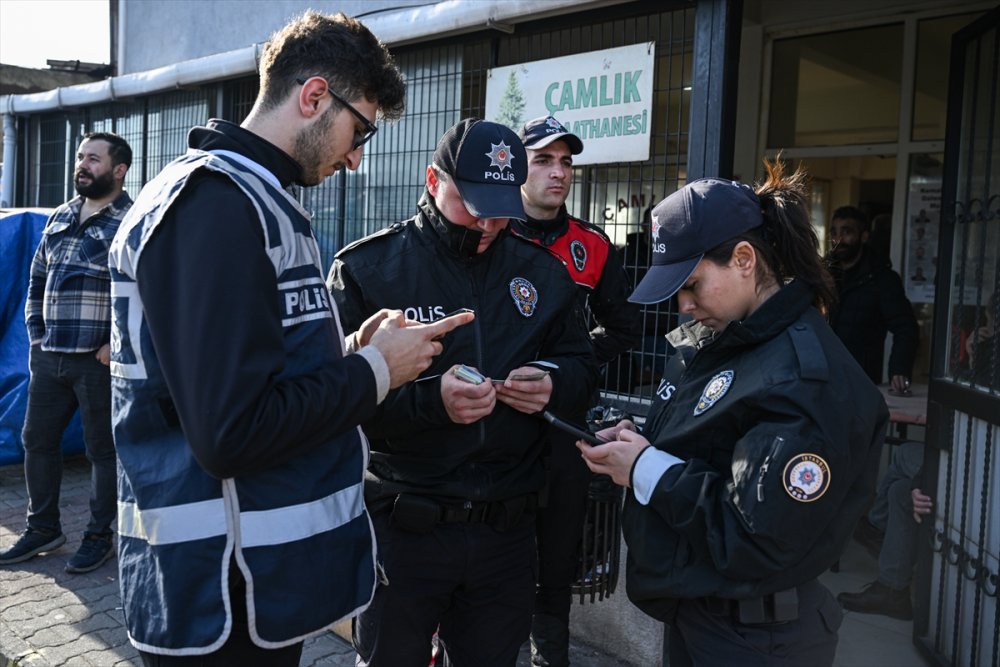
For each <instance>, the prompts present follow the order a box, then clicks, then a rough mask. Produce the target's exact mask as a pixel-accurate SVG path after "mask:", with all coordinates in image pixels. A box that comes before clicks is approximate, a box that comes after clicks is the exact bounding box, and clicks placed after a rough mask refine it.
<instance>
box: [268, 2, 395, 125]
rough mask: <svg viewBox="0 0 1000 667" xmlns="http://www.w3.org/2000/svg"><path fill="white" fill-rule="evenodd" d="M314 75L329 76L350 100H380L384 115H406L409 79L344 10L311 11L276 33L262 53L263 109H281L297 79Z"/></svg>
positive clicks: (382, 114) (385, 117)
mask: <svg viewBox="0 0 1000 667" xmlns="http://www.w3.org/2000/svg"><path fill="white" fill-rule="evenodd" d="M312 76H321V77H323V78H325V79H326V80H327V82H329V84H330V86H331V87H332V88H333V89H334V90H335V91H336V92H337V93H338V94H339V95H341V96H342V97H344V98H345V99H347V100H354V99H357V98H359V97H361V96H362V95H363V96H364V97H365V99H367V100H369V101H371V102H377V103H378V106H379V116H380V117H382V118H384V119H387V120H393V119H396V118H399V117H400V116H401V115H403V108H404V105H405V97H406V84H405V83H404V81H403V75H402V73H400V71H399V68H398V67H396V62H395V60H394V59H393V57H392V54H391V53H389V49H388V48H387V47H386V46H385V44H383V43H382V42H380V41H379V40H378V38H377V37H375V35H373V34H372V33H371V31H370V30H368V28H366V27H365V26H364V24H363V23H361V22H360V21H358V20H357V19H354V18H351V17H350V16H347V15H345V14H344V13H343V12H341V13H338V14H333V15H329V14H320V13H319V12H315V11H312V10H310V11H307V12H306V13H304V14H303V15H302V16H299V17H298V18H296V19H293V20H292V21H291V22H290V23H289V24H288V25H286V26H285V27H284V28H282V29H281V30H279V31H278V32H276V33H274V34H273V35H271V39H270V40H268V42H267V44H265V45H264V51H263V54H262V55H261V58H260V98H259V100H258V103H259V105H260V108H261V109H262V110H264V111H266V110H270V109H274V108H276V107H277V106H278V105H280V104H281V103H282V102H283V101H284V100H285V99H286V98H287V97H288V95H289V93H290V92H291V91H292V89H293V88H294V87H295V86H297V85H298V84H297V83H296V79H298V78H308V77H312ZM334 103H335V105H336V107H339V106H341V105H340V104H339V103H338V102H337V100H336V99H334ZM336 107H335V108H336Z"/></svg>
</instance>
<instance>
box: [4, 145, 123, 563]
mask: <svg viewBox="0 0 1000 667" xmlns="http://www.w3.org/2000/svg"><path fill="white" fill-rule="evenodd" d="M131 164H132V149H131V148H130V147H129V145H128V142H126V141H125V140H124V139H122V138H121V137H119V136H118V135H117V134H112V133H110V132H92V133H90V134H87V135H85V136H84V137H83V141H81V142H80V148H79V150H78V151H77V154H76V170H75V172H74V174H73V187H74V188H75V189H76V192H77V197H75V198H74V199H71V200H70V201H68V202H66V203H65V204H63V205H62V206H60V207H59V208H57V209H56V211H55V213H53V214H52V216H51V217H50V218H49V220H48V222H47V223H46V224H45V229H44V230H43V232H42V240H41V242H40V243H39V244H38V249H37V250H36V251H35V256H34V259H33V260H32V262H31V277H30V279H29V282H28V298H27V302H26V303H25V308H24V319H25V322H26V324H27V326H28V341H29V343H30V345H31V347H30V351H29V358H28V365H29V368H30V371H31V379H30V381H29V383H28V408H27V412H26V413H25V418H24V430H23V432H22V434H21V440H22V442H23V444H24V479H25V484H26V485H27V490H28V513H27V514H28V516H27V522H26V523H27V526H26V528H25V530H24V532H23V533H22V534H21V536H20V538H19V539H18V540H17V542H15V543H14V544H13V545H12V546H11V547H10V548H8V549H5V550H3V551H2V552H0V565H11V564H14V563H20V562H23V561H26V560H28V559H29V558H33V557H35V556H37V555H38V554H41V553H45V552H48V551H53V550H55V549H58V548H59V547H60V546H61V545H62V544H63V543H64V542H66V536H65V535H63V532H62V526H61V523H60V520H59V491H60V487H61V485H62V470H63V463H62V460H63V453H62V449H61V442H62V438H63V432H64V431H65V430H66V427H67V426H69V422H70V420H71V419H72V417H73V414H74V413H75V412H76V411H77V408H79V410H80V419H81V421H82V422H83V441H84V447H85V451H86V454H87V459H88V460H89V461H90V465H91V477H90V484H91V488H90V521H89V523H88V524H87V528H86V531H85V532H84V536H83V542H82V543H81V544H80V548H79V549H78V550H77V552H76V553H75V554H74V555H73V557H72V558H70V560H69V562H67V563H66V571H67V572H70V573H74V574H76V573H81V572H90V571H92V570H96V569H97V568H98V567H100V566H101V564H103V563H104V562H105V561H107V560H108V559H109V558H111V557H112V556H114V545H113V543H112V531H111V523H112V522H113V521H114V519H115V510H116V497H115V475H116V472H115V465H116V463H115V444H114V438H113V437H112V435H111V378H110V376H109V374H108V363H109V360H110V357H111V278H110V275H109V273H108V247H109V246H110V245H111V239H112V238H113V237H114V235H115V232H116V231H117V230H118V225H119V224H120V223H121V220H122V218H123V217H124V216H125V213H126V212H127V211H128V210H129V207H130V206H132V198H131V197H129V195H128V193H127V192H125V191H124V189H123V188H124V181H125V174H126V173H128V169H129V166H131Z"/></svg>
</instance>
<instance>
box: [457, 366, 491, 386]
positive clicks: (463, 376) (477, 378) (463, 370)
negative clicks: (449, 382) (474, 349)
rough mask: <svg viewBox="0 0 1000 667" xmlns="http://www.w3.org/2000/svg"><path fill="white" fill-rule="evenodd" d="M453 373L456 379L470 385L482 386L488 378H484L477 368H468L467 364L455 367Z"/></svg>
mask: <svg viewBox="0 0 1000 667" xmlns="http://www.w3.org/2000/svg"><path fill="white" fill-rule="evenodd" d="M452 373H454V375H455V377H457V378H458V379H459V380H462V381H463V382H468V383H469V384H482V383H484V382H486V378H485V377H484V376H483V374H482V373H480V372H479V371H477V370H476V369H475V368H472V367H471V366H466V365H465V364H462V365H461V366H455V368H454V369H453V370H452Z"/></svg>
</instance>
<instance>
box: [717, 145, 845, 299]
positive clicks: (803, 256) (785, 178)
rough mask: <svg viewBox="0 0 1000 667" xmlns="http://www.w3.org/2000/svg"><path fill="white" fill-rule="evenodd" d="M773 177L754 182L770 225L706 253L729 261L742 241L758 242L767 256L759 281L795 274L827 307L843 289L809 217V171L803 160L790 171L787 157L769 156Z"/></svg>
mask: <svg viewBox="0 0 1000 667" xmlns="http://www.w3.org/2000/svg"><path fill="white" fill-rule="evenodd" d="M764 168H765V169H766V171H767V178H766V179H764V182H763V183H759V184H757V185H756V186H755V187H754V192H755V193H756V194H757V198H758V199H760V206H761V210H762V212H763V216H764V224H762V225H761V226H759V227H756V228H754V229H751V230H750V231H748V232H746V233H745V234H741V235H739V236H737V237H736V238H733V239H730V240H728V241H726V242H725V243H723V244H721V245H719V246H718V247H716V248H713V249H712V250H710V251H709V252H707V253H705V258H706V259H710V260H712V261H713V262H715V263H716V264H725V263H726V262H728V261H729V258H730V257H732V254H733V249H734V248H735V247H736V244H738V243H739V242H740V241H746V242H747V243H749V244H750V245H752V246H753V247H754V250H755V251H756V252H757V255H758V257H760V258H761V259H762V260H763V263H762V264H758V267H757V284H758V286H759V285H762V284H766V283H769V282H770V281H772V280H773V281H776V282H777V283H778V285H782V284H784V283H785V282H786V281H788V280H790V279H792V278H794V279H797V280H801V281H802V282H804V283H805V284H807V285H809V287H810V288H812V290H813V293H814V294H815V301H814V303H815V305H816V307H817V308H819V309H820V310H821V311H823V312H827V310H828V309H829V307H830V306H832V305H833V304H834V303H836V301H837V291H836V287H835V286H834V283H833V278H832V277H831V276H830V273H829V271H827V269H826V265H825V264H824V263H823V259H822V257H821V256H820V253H819V239H818V238H817V236H816V230H815V229H813V226H812V222H810V220H809V176H808V174H806V172H805V171H804V170H803V169H802V167H801V165H800V166H799V167H798V168H796V170H795V172H794V173H793V174H791V175H786V174H785V165H784V163H783V162H782V161H781V159H780V158H779V159H776V160H774V161H770V160H764Z"/></svg>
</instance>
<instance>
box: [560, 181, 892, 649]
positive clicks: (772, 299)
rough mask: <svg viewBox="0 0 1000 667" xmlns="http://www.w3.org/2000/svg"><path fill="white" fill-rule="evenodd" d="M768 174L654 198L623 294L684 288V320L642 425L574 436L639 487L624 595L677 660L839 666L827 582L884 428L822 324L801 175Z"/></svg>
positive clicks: (598, 461)
mask: <svg viewBox="0 0 1000 667" xmlns="http://www.w3.org/2000/svg"><path fill="white" fill-rule="evenodd" d="M766 166H767V179H766V181H765V182H764V183H763V184H762V185H760V186H758V187H757V188H756V189H751V188H750V187H749V186H747V185H744V184H741V183H738V182H735V181H729V180H723V179H718V178H705V179H699V180H697V181H694V182H692V183H689V184H687V185H686V186H684V188H682V189H681V190H679V191H677V192H675V193H673V194H671V195H670V196H668V197H667V198H666V199H664V200H663V201H662V202H660V203H659V204H657V206H656V208H655V209H654V210H653V230H654V236H653V242H652V248H653V260H652V266H651V267H650V269H649V271H648V272H647V274H646V277H645V278H644V279H643V280H642V282H641V283H640V284H639V286H638V287H637V288H636V290H635V292H633V294H632V296H631V297H629V298H630V299H631V300H633V301H636V302H639V303H657V302H660V301H663V300H665V299H668V298H670V297H671V296H672V295H674V294H675V293H676V295H677V303H678V306H679V309H680V312H681V313H682V314H686V315H688V316H690V317H691V321H690V322H687V323H685V324H682V325H681V326H680V327H678V328H677V329H675V330H674V331H672V332H671V333H670V334H669V335H668V341H669V343H670V345H671V346H672V347H673V348H674V350H675V353H674V354H672V355H670V356H669V357H668V361H667V367H666V370H665V373H664V377H663V379H662V380H661V382H660V385H659V389H658V391H657V392H656V394H655V398H654V401H653V405H652V406H651V409H650V412H649V415H648V416H647V419H646V423H645V425H644V427H643V429H642V432H641V433H640V432H639V431H638V430H637V429H636V427H635V425H634V424H633V423H632V422H630V421H627V420H625V421H622V422H620V423H619V424H618V425H616V426H614V427H611V428H608V429H604V430H602V431H599V432H598V436H599V437H602V438H604V439H605V440H608V441H609V442H607V443H606V444H602V445H596V446H593V447H589V446H586V444H585V443H584V442H582V441H580V442H578V443H577V447H578V448H579V450H580V452H581V454H582V455H583V456H584V458H585V459H586V461H587V464H588V465H589V466H590V469H591V470H593V471H594V472H597V473H603V474H608V475H611V477H612V479H614V480H615V482H617V483H618V484H621V485H622V486H626V487H629V488H630V489H631V490H630V491H629V492H627V493H626V497H625V507H624V511H623V515H622V531H623V534H624V537H625V541H626V543H627V545H628V556H627V565H626V586H627V592H628V596H629V599H630V600H632V602H633V603H635V604H636V605H637V606H638V607H639V608H640V609H642V610H643V611H644V612H646V613H647V614H649V615H651V616H653V617H654V618H657V619H659V620H662V621H664V622H666V623H668V624H669V638H668V641H669V649H668V650H669V662H670V664H671V666H672V667H680V666H684V665H764V664H767V665H789V666H791V665H803V664H808V665H831V664H832V663H833V659H834V655H835V651H836V645H837V628H838V627H839V625H840V621H841V616H842V612H841V610H840V607H839V605H838V604H837V602H836V601H835V600H834V599H833V596H832V595H831V594H830V592H829V591H828V590H827V589H826V588H825V587H823V585H822V584H821V583H819V581H818V579H817V577H818V576H819V575H820V574H822V573H823V572H824V571H826V570H827V569H828V568H829V567H830V566H831V565H832V564H833V563H834V562H835V561H836V560H837V559H838V558H839V557H840V554H841V552H842V550H843V546H844V543H845V542H846V541H847V540H848V539H849V538H850V535H851V531H852V529H853V528H854V524H855V523H856V521H857V519H858V517H859V516H861V513H862V511H863V509H864V507H865V505H866V504H867V499H868V497H869V495H870V493H871V491H872V489H873V487H874V484H875V477H876V473H877V470H878V459H879V456H880V454H881V451H882V442H883V439H884V437H885V430H886V424H887V423H888V417H889V414H888V410H887V408H886V406H885V401H884V400H883V399H882V395H881V394H880V393H879V391H878V389H877V388H876V387H875V386H874V385H873V384H872V383H871V381H870V380H869V379H868V378H867V377H866V376H865V374H864V373H863V372H862V370H861V369H860V368H859V367H858V365H857V364H855V363H853V362H851V361H850V354H849V352H848V351H847V350H846V349H845V348H844V346H843V344H842V343H841V342H840V340H839V339H838V338H837V336H836V335H835V334H834V333H833V331H831V329H830V327H829V326H828V325H827V323H826V320H825V318H824V317H823V314H822V310H823V309H824V308H825V307H826V306H827V305H828V304H830V303H832V301H833V299H834V291H833V284H832V281H831V279H830V277H829V275H828V273H827V271H826V268H825V266H824V265H823V262H822V260H821V258H820V256H819V252H818V247H817V246H818V243H817V239H816V235H815V232H814V231H813V228H812V225H811V224H810V222H809V208H808V204H807V188H806V181H805V175H804V173H802V172H801V171H796V172H795V173H794V174H792V175H791V176H787V175H786V174H785V172H784V168H783V165H782V164H781V163H766ZM844 415H851V419H845V418H844Z"/></svg>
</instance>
